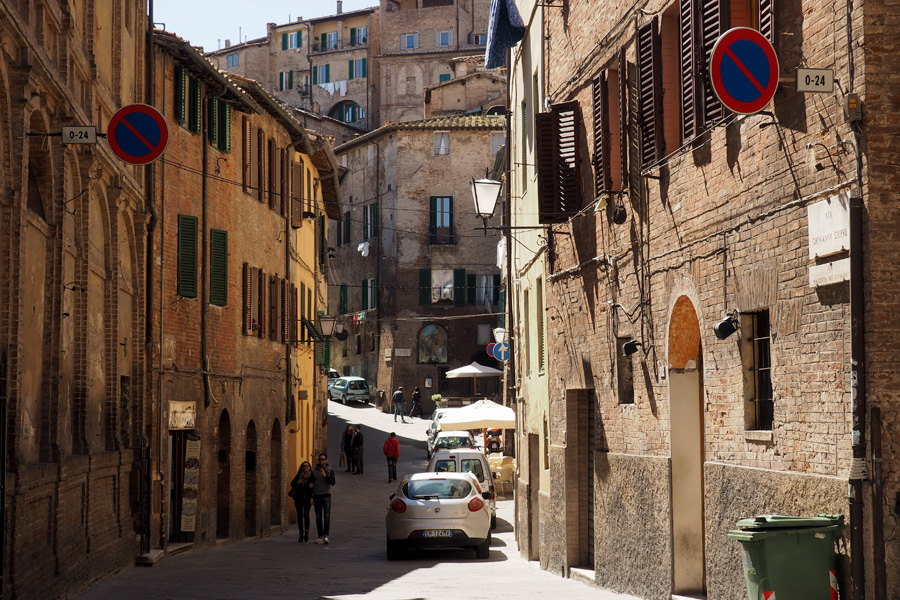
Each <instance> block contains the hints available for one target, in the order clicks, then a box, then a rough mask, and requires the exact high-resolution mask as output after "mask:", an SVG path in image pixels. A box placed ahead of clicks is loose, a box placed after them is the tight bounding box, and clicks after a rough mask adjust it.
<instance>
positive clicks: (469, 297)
mask: <svg viewBox="0 0 900 600" xmlns="http://www.w3.org/2000/svg"><path fill="white" fill-rule="evenodd" d="M477 287H478V277H477V276H476V275H469V274H467V275H466V304H475V292H476V291H477V290H476V288H477Z"/></svg>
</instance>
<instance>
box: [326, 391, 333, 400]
mask: <svg viewBox="0 0 900 600" xmlns="http://www.w3.org/2000/svg"><path fill="white" fill-rule="evenodd" d="M325 395H326V396H328V399H329V400H333V399H334V398H332V397H331V390H326V391H325Z"/></svg>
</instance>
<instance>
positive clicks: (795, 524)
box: [728, 515, 844, 600]
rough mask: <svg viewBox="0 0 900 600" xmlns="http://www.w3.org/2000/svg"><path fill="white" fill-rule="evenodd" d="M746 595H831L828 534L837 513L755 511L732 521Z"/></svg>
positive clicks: (755, 598)
mask: <svg viewBox="0 0 900 600" xmlns="http://www.w3.org/2000/svg"><path fill="white" fill-rule="evenodd" d="M737 527H738V528H739V530H732V531H729V532H728V538H729V539H732V540H738V541H739V542H740V543H741V547H742V549H743V555H744V576H745V578H746V580H747V597H748V598H749V599H750V600H806V599H810V600H828V598H832V599H834V600H836V599H837V597H838V595H837V577H836V573H835V569H836V567H837V559H836V557H835V552H834V538H835V536H837V535H838V533H839V532H840V530H841V529H843V528H844V516H843V515H819V516H817V517H808V518H807V517H788V516H785V515H760V516H758V517H755V518H751V519H741V520H740V521H738V522H737Z"/></svg>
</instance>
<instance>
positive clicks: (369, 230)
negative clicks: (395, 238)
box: [363, 202, 378, 239]
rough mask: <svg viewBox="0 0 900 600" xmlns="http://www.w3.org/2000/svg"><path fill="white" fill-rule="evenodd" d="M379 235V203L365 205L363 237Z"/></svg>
mask: <svg viewBox="0 0 900 600" xmlns="http://www.w3.org/2000/svg"><path fill="white" fill-rule="evenodd" d="M377 235H378V203H377V202H373V203H372V204H369V205H368V206H365V207H363V239H369V238H372V237H376V236H377Z"/></svg>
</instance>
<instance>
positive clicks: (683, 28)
mask: <svg viewBox="0 0 900 600" xmlns="http://www.w3.org/2000/svg"><path fill="white" fill-rule="evenodd" d="M693 4H694V0H679V5H678V10H679V25H680V36H681V37H680V42H679V43H680V47H681V118H682V128H683V129H682V131H683V134H684V141H690V140H692V139H694V138H695V137H697V134H698V133H700V124H699V122H698V114H697V80H696V76H695V72H696V69H697V64H696V63H697V61H696V56H697V53H696V51H695V49H694V31H695V30H696V27H695V26H694V10H693Z"/></svg>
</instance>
